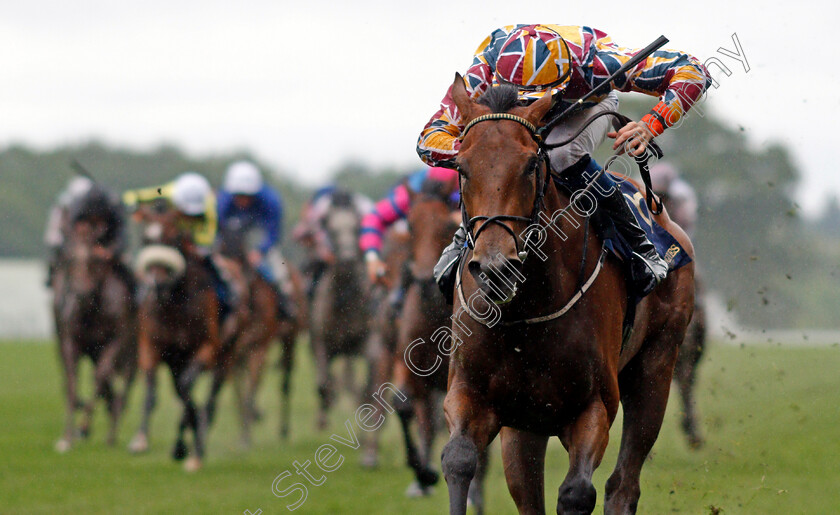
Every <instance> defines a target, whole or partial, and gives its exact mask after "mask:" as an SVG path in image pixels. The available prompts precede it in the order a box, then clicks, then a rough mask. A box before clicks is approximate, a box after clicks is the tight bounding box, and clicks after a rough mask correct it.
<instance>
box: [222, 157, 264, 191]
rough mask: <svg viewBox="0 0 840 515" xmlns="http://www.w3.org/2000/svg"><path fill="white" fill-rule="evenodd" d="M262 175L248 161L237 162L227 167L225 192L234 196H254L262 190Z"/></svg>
mask: <svg viewBox="0 0 840 515" xmlns="http://www.w3.org/2000/svg"><path fill="white" fill-rule="evenodd" d="M262 185H263V180H262V174H260V171H259V170H258V169H257V167H256V166H254V164H253V163H251V162H249V161H237V162H235V163H233V164H232V165H230V166H228V169H227V173H226V174H225V185H224V188H225V191H227V192H228V193H233V194H234V195H256V194H257V193H258V192H259V191H260V189H262Z"/></svg>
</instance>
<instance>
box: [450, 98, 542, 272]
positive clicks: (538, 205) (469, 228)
mask: <svg viewBox="0 0 840 515" xmlns="http://www.w3.org/2000/svg"><path fill="white" fill-rule="evenodd" d="M491 120H509V121H512V122H516V123H518V124H520V125H522V126H523V127H525V128H526V129H528V134H529V135H530V136H531V139H533V140H534V142H535V143H536V144H537V159H536V160H535V161H534V164H533V166H534V168H535V170H534V173H535V174H536V186H535V189H536V193H535V194H534V204H533V207H532V208H531V214H530V216H518V215H492V216H487V215H477V216H473V217H470V216H469V215H468V214H467V208H466V204H465V203H464V199H463V196H462V197H461V222H462V223H463V225H464V228H465V229H466V232H467V245H468V246H469V248H470V249H474V248H475V242H476V240H477V239H478V237H479V236H480V235H481V232H482V231H484V229H485V228H487V227H489V226H490V225H491V224H496V225H498V226H500V227H501V228H502V229H504V230H505V231H506V232H507V233H508V234H510V235H511V237H513V242H514V245H515V247H516V254H517V257H519V259H520V260H522V261H525V258H526V257H527V256H528V250H527V244H528V240H529V239H530V238H531V235H532V234H533V233H535V232H536V231H537V230H536V229H535V230H534V231H529V232H528V233H527V234H526V235H525V243H524V249H520V246H519V237H518V236H517V234H516V233H515V232H514V231H513V229H512V228H511V227H510V226H509V225H508V224H506V223H505V222H507V221H509V222H525V223H526V224H528V225H527V226H528V227H531V226H533V225H534V224H536V223H537V222H538V216H539V214H540V211H542V209H543V207H544V200H545V194H546V192H547V191H548V184H549V182H550V181H549V179H550V176H551V164H550V162H549V157H548V149H547V148H546V147H545V145H544V143H543V140H542V136H540V134H539V132H538V131H537V128H536V126H535V125H534V124H533V123H531V122H529V121H528V120H526V119H525V118H522V117H521V116H516V115H515V114H510V113H491V114H485V115H482V116H479V117H477V118H473V119H472V120H471V121H470V122H469V123H468V124H467V125H466V127H464V130H463V132H462V133H461V139H462V140H463V138H464V136H466V135H467V132H469V130H470V129H471V128H472V127H473V126H475V125H476V124H478V123H481V122H486V121H491ZM540 164H544V165H545V167H544V173H542V174H540ZM456 169H457V167H456ZM458 171H459V173H458V189H459V190H461V179H462V177H461V173H460V170H458ZM476 222H484V223H483V224H481V227H479V228H478V229H477V230H476V231H475V233H473V228H474V227H475V224H476Z"/></svg>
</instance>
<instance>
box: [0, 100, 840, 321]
mask: <svg viewBox="0 0 840 515" xmlns="http://www.w3.org/2000/svg"><path fill="white" fill-rule="evenodd" d="M700 107H701V109H699V110H696V111H692V112H691V113H690V114H689V116H688V117H687V119H686V120H685V122H684V123H683V124H682V125H681V126H680V127H678V128H673V129H671V130H669V131H668V132H666V133H665V134H664V135H663V136H662V137H660V138H659V140H660V144H661V146H662V148H663V149H664V151H665V153H666V159H667V160H669V161H671V162H672V163H674V164H675V165H677V167H678V168H679V169H680V171H681V172H682V174H683V176H684V177H685V178H686V180H687V181H688V182H689V183H691V184H692V185H693V186H694V187H695V188H696V190H697V193H698V198H699V204H700V213H699V220H698V227H697V235H696V241H695V247H696V250H697V256H698V262H699V265H700V268H701V271H702V276H703V279H704V281H705V283H706V286H707V288H708V289H711V290H714V291H717V292H719V293H721V294H722V295H723V297H724V299H726V301H727V304H728V307H729V308H730V309H734V310H735V311H736V312H737V314H738V315H739V316H740V317H741V319H742V320H743V321H745V322H746V323H748V324H750V325H754V326H758V327H837V323H836V322H835V318H834V312H835V311H836V310H837V308H838V307H840V306H839V305H838V304H840V302H838V300H837V299H838V297H837V293H836V292H837V291H838V289H840V270H838V263H840V202H838V201H837V199H835V200H834V201H833V202H831V203H829V207H828V209H827V210H826V211H825V214H824V215H823V217H822V218H820V219H818V220H808V219H804V218H802V217H801V216H800V210H799V207H798V206H797V205H796V204H795V202H794V201H793V199H792V194H793V192H794V191H795V187H796V185H797V181H798V180H799V173H798V171H797V170H796V169H795V167H794V166H793V164H792V162H791V160H790V156H789V155H788V152H787V151H786V150H785V148H783V147H782V146H780V145H777V144H770V145H764V146H762V147H760V148H758V149H756V148H751V147H750V146H749V145H748V143H747V140H746V137H745V131H744V129H743V128H732V127H730V126H728V125H726V124H724V123H723V122H722V121H721V120H720V119H717V118H715V117H714V116H713V115H712V114H711V113H709V110H708V108H704V107H703V106H702V105H701V106H700ZM649 108H650V102H644V101H639V100H637V99H636V98H631V99H626V100H625V99H623V100H622V112H624V113H625V114H628V115H630V116H631V117H634V118H635V119H638V118H639V117H640V116H641V115H642V114H643V113H645V112H647V110H648V109H649ZM609 153H610V151H609V150H608V146H607V145H605V146H604V147H603V148H602V149H599V152H598V153H597V154H596V157H597V158H599V160H600V161H601V162H604V161H605V159H606V156H607V155H609ZM73 159H77V160H78V161H79V162H80V163H82V164H83V165H84V166H85V167H86V168H88V169H89V170H90V172H91V173H92V174H93V176H94V177H95V178H96V179H97V180H98V181H101V182H102V183H103V184H105V185H107V186H108V187H109V188H111V189H113V190H116V191H122V190H125V189H128V188H136V187H144V186H149V185H155V184H162V183H165V182H167V181H169V180H172V179H173V178H174V177H175V176H177V175H178V174H180V173H181V172H184V171H187V170H194V171H197V172H199V173H202V174H204V175H206V176H207V177H208V179H209V180H210V182H211V183H212V184H213V185H214V186H219V185H220V184H221V180H222V176H223V174H224V170H225V169H226V167H227V165H228V164H229V163H231V162H232V161H234V160H236V159H250V160H252V161H254V162H255V163H257V165H258V166H259V167H260V168H261V169H262V170H263V171H264V172H266V173H265V175H266V177H267V179H268V180H269V181H270V182H271V183H272V184H273V185H274V186H276V187H277V188H278V189H279V190H280V192H281V194H282V196H283V199H284V201H285V206H286V219H285V228H286V232H285V234H286V235H287V237H285V238H284V246H285V249H286V251H287V252H288V253H289V254H290V255H291V256H292V257H293V258H294V257H295V256H296V254H297V253H296V252H295V249H294V246H293V245H292V244H291V241H290V238H289V237H288V234H289V230H290V229H291V227H292V226H293V225H294V224H295V223H296V221H297V219H298V217H299V214H300V209H301V207H302V205H303V203H304V202H305V201H306V200H307V199H308V198H309V196H310V195H311V193H312V188H310V187H308V186H305V185H304V184H303V183H302V182H301V181H299V180H298V179H296V178H295V177H293V176H291V175H290V174H289V173H288V172H284V171H283V170H279V169H276V168H274V167H272V166H271V165H269V164H267V163H265V162H262V161H260V159H259V158H258V157H257V156H254V155H251V154H249V153H248V152H235V153H231V154H225V155H213V156H199V157H192V156H188V155H187V154H185V153H184V152H182V151H181V150H179V149H178V148H176V147H174V146H161V147H159V148H156V149H153V150H149V151H145V152H141V151H134V150H126V149H118V148H110V147H107V146H105V145H102V144H99V143H95V142H94V143H89V144H85V145H81V146H66V147H61V148H57V149H55V150H50V151H35V150H32V149H29V148H26V147H22V146H11V147H7V148H5V149H4V150H2V152H0V256H3V257H40V256H42V255H43V244H42V241H41V240H42V236H43V230H44V224H45V222H46V216H47V210H48V209H49V207H50V205H51V204H52V203H53V202H54V200H55V198H56V195H57V194H58V192H59V191H60V190H61V189H62V188H63V187H64V186H65V185H66V183H67V181H68V180H69V178H70V177H72V174H73V170H72V168H71V167H70V162H71V161H72V160H73ZM418 165H419V161H418ZM417 168H419V166H418V167H411V166H409V167H407V168H404V169H399V168H386V169H372V168H371V167H369V166H368V165H366V164H365V163H362V162H355V161H348V162H346V163H344V164H343V165H342V166H340V167H339V168H338V169H336V170H334V171H333V173H332V177H333V179H332V180H333V182H335V183H336V184H338V185H340V186H343V187H345V188H348V189H351V190H353V191H357V192H360V193H363V194H366V195H368V196H369V197H371V198H372V199H374V200H376V199H377V198H380V197H381V196H382V195H384V194H385V193H386V192H387V191H388V189H389V188H391V187H392V186H393V185H394V184H396V183H397V182H398V181H399V180H400V179H401V178H403V177H404V176H405V175H406V174H407V173H409V172H411V171H413V170H414V169H417Z"/></svg>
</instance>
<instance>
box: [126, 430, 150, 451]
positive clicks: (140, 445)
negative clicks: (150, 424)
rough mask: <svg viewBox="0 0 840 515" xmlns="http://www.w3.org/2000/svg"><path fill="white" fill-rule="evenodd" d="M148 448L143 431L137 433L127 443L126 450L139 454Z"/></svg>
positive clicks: (147, 440) (147, 441)
mask: <svg viewBox="0 0 840 515" xmlns="http://www.w3.org/2000/svg"><path fill="white" fill-rule="evenodd" d="M148 450H149V439H148V438H147V437H146V435H145V434H143V433H137V434H136V435H134V438H132V439H131V442H129V444H128V452H130V453H132V454H139V453H141V452H146V451H148Z"/></svg>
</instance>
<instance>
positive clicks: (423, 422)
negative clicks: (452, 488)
mask: <svg viewBox="0 0 840 515" xmlns="http://www.w3.org/2000/svg"><path fill="white" fill-rule="evenodd" d="M431 394H432V392H430V391H429V390H428V389H426V388H423V391H420V392H418V395H417V396H416V397H415V398H414V414H415V416H416V417H417V432H418V434H419V436H420V464H421V475H420V476H418V479H419V480H420V485H421V486H423V487H427V486H431V485H434V484H436V483H437V482H438V479H439V475H438V473H437V472H436V471H435V470H434V469H433V468H432V466H431V463H432V444H433V443H434V439H435V420H434V402H433V400H432V397H431Z"/></svg>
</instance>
